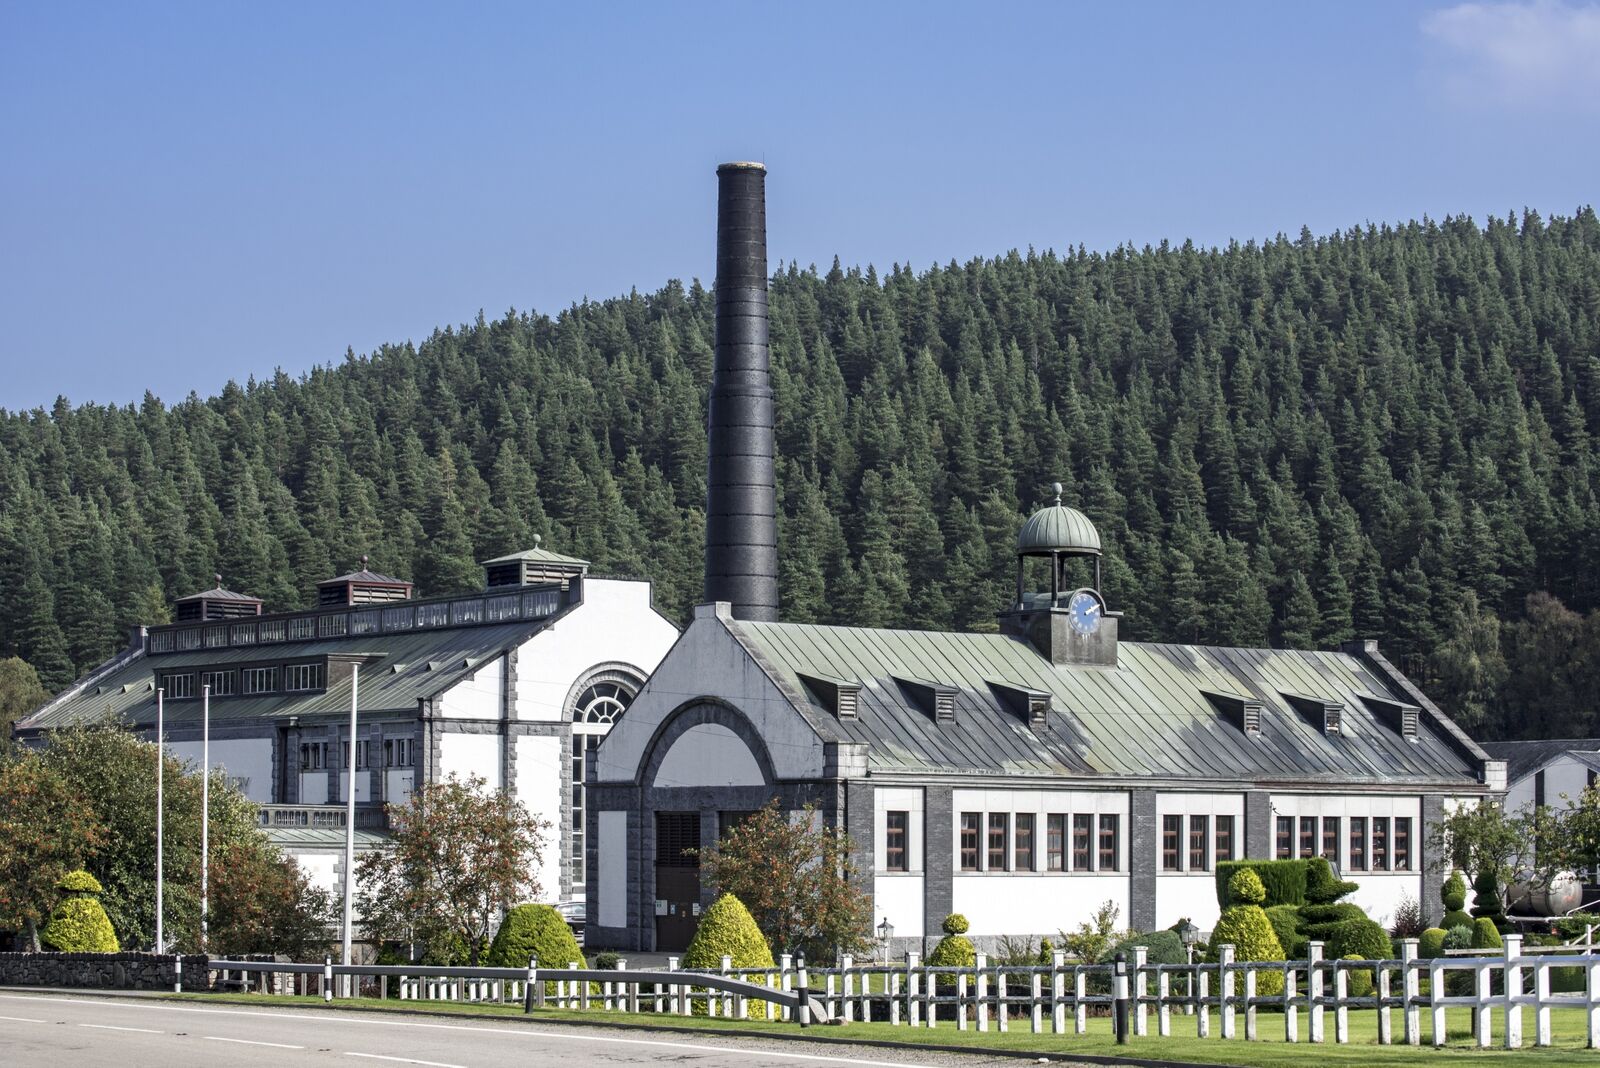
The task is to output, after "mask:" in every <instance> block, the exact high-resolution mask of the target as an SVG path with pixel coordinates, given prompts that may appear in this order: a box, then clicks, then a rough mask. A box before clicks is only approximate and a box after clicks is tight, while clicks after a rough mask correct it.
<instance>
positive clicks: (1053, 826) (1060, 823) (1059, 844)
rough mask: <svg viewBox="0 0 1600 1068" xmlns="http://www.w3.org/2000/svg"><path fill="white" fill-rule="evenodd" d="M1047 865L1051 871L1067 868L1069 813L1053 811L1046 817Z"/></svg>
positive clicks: (1045, 852) (1045, 846) (1045, 842)
mask: <svg viewBox="0 0 1600 1068" xmlns="http://www.w3.org/2000/svg"><path fill="white" fill-rule="evenodd" d="M1044 855H1045V867H1046V868H1047V869H1048V870H1049V871H1066V870H1067V814H1066V813H1065V812H1052V813H1050V814H1049V815H1048V816H1046V817H1045V818H1044Z"/></svg>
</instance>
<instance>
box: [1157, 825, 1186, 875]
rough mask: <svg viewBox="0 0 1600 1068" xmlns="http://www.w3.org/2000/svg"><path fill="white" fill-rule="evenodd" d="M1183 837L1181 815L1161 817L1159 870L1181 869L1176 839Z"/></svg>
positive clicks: (1181, 862) (1181, 864) (1181, 863)
mask: <svg viewBox="0 0 1600 1068" xmlns="http://www.w3.org/2000/svg"><path fill="white" fill-rule="evenodd" d="M1182 837H1183V817H1182V816H1162V817H1161V870H1162V871H1182V870H1183V861H1182V859H1181V858H1180V856H1179V853H1178V839H1180V838H1182Z"/></svg>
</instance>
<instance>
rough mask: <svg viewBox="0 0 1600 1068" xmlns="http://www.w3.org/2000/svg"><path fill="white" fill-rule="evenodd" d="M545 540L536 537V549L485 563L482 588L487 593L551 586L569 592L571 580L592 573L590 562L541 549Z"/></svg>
mask: <svg viewBox="0 0 1600 1068" xmlns="http://www.w3.org/2000/svg"><path fill="white" fill-rule="evenodd" d="M543 540H544V539H542V538H541V537H539V535H537V534H535V535H534V536H533V548H531V549H528V550H526V551H524V552H520V553H511V554H510V555H508V556H497V557H495V558H494V559H493V560H485V561H484V562H483V564H482V567H483V585H484V588H485V589H488V590H498V589H503V588H505V587H508V586H552V585H559V586H560V587H561V588H562V589H566V588H567V587H568V586H569V585H571V583H572V580H573V579H575V578H581V577H583V576H584V575H586V574H588V572H589V561H587V560H579V559H578V558H577V557H576V556H562V555H561V554H560V553H553V552H551V551H550V550H549V549H544V548H541V547H540V542H542V541H543Z"/></svg>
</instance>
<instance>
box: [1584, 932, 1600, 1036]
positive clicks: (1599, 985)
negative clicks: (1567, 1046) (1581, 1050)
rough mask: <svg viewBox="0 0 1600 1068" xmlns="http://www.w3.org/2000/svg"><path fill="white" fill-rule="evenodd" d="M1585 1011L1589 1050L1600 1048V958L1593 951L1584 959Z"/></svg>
mask: <svg viewBox="0 0 1600 1068" xmlns="http://www.w3.org/2000/svg"><path fill="white" fill-rule="evenodd" d="M1584 960H1585V962H1586V963H1585V964H1584V966H1583V977H1584V984H1583V991H1584V993H1583V997H1584V1003H1585V1004H1584V1009H1585V1011H1586V1012H1587V1013H1588V1017H1589V1048H1590V1049H1597V1048H1600V957H1597V956H1594V955H1593V952H1592V951H1591V952H1590V953H1589V954H1587V955H1585V957H1584Z"/></svg>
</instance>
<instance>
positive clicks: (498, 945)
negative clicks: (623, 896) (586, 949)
mask: <svg viewBox="0 0 1600 1068" xmlns="http://www.w3.org/2000/svg"><path fill="white" fill-rule="evenodd" d="M529 957H537V958H538V959H539V966H540V967H542V968H565V967H566V966H567V965H569V964H571V963H572V962H573V961H578V962H579V967H582V961H583V959H584V956H583V950H581V949H579V948H578V940H577V939H576V938H574V937H573V936H572V928H570V927H568V926H567V921H566V920H564V919H562V918H561V913H559V912H557V911H556V910H555V909H554V908H552V907H550V906H549V905H518V906H517V907H516V908H514V909H512V910H511V911H510V912H508V913H506V918H505V919H504V920H502V921H500V930H498V931H496V932H495V935H494V941H493V942H491V943H489V954H488V956H487V957H485V958H484V963H485V964H487V965H489V967H491V968H526V967H527V966H528V958H529Z"/></svg>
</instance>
